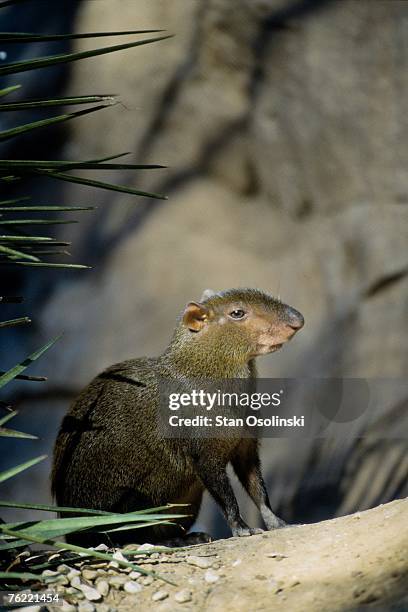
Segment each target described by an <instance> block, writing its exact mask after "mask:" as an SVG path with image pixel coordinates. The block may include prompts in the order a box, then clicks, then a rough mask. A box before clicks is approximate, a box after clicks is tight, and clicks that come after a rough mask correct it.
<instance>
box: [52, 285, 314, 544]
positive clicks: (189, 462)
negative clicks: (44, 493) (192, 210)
mask: <svg viewBox="0 0 408 612" xmlns="http://www.w3.org/2000/svg"><path fill="white" fill-rule="evenodd" d="M242 313H244V314H243V315H242ZM302 326H303V317H302V315H301V314H300V313H299V312H297V311H296V310H294V309H293V308H291V307H289V306H287V305H285V304H283V303H281V302H280V301H279V300H277V299H275V298H273V297H271V296H270V295H268V294H266V293H264V292H262V291H259V290H255V289H231V290H228V291H224V292H220V293H214V292H212V291H208V290H207V291H206V292H205V293H204V295H203V298H202V299H201V301H200V302H198V303H197V302H190V303H189V304H188V305H187V306H186V308H185V310H184V312H183V313H182V315H181V317H180V319H179V321H178V324H177V326H176V329H175V332H174V335H173V338H172V340H171V342H170V345H169V346H168V348H167V349H166V350H165V352H164V353H163V354H162V355H161V356H159V357H157V358H140V359H130V360H128V361H125V362H123V363H119V364H117V365H114V366H111V367H110V368H108V369H107V370H105V371H104V372H102V373H101V374H99V376H97V377H96V378H94V380H93V381H92V382H91V383H90V384H89V385H88V386H87V387H86V388H85V389H84V390H83V391H82V393H81V394H80V395H79V397H78V398H77V399H76V400H75V402H74V403H73V405H72V406H71V408H70V410H69V412H68V414H67V415H66V416H65V418H64V419H63V422H62V425H61V428H60V431H59V433H58V437H57V441H56V444H55V449H54V463H53V471H52V490H53V493H54V495H55V497H56V500H57V503H58V505H61V506H70V507H81V508H95V509H100V510H108V511H112V512H130V511H134V510H140V509H145V508H153V507H156V506H162V505H164V504H167V503H187V504H190V505H189V507H188V508H187V512H188V514H189V516H188V517H186V518H183V519H178V520H177V523H174V525H171V526H154V527H150V528H148V529H143V530H136V531H131V532H116V533H114V534H112V539H113V540H114V541H115V542H118V543H124V542H126V541H137V540H143V541H150V542H157V541H160V540H162V539H163V538H171V537H176V536H180V535H181V534H185V533H187V531H188V529H189V528H190V527H191V526H192V524H193V522H194V521H195V519H196V517H197V514H198V512H199V509H200V505H201V499H202V495H203V492H204V490H205V489H208V491H209V492H210V493H211V494H212V496H213V497H214V499H215V500H216V502H217V503H218V504H219V506H220V507H221V509H222V511H223V513H224V516H225V518H226V520H227V521H228V524H229V525H230V527H231V530H232V532H233V534H234V535H250V534H252V533H258V532H259V530H257V529H252V528H250V527H248V525H246V523H245V522H244V520H243V519H242V517H241V515H240V513H239V508H238V504H237V501H236V498H235V495H234V492H233V490H232V487H231V484H230V482H229V479H228V476H227V473H226V467H227V465H228V463H231V464H232V466H233V468H234V470H235V472H236V474H237V476H238V477H239V479H240V481H241V483H242V484H243V486H244V487H245V489H246V490H247V492H248V494H249V495H250V497H251V498H252V499H253V500H254V502H255V503H256V505H257V506H258V508H259V510H260V512H261V515H262V518H263V520H264V522H265V525H266V527H267V529H274V528H277V527H280V526H282V525H284V523H283V521H282V520H281V519H279V518H278V517H277V516H275V515H274V514H273V512H272V509H271V507H270V503H269V499H268V494H267V491H266V487H265V484H264V481H263V478H262V474H261V469H260V461H259V454H258V441H257V440H255V439H253V438H242V439H240V438H232V437H231V438H229V437H227V438H222V439H214V438H193V437H190V438H188V439H180V438H177V439H170V438H169V437H165V436H164V435H163V434H162V432H161V430H160V428H159V427H158V425H157V422H158V421H157V415H158V409H159V387H158V385H159V382H158V381H159V379H160V378H165V379H171V380H173V381H176V382H178V383H180V385H182V386H183V388H184V389H185V390H190V391H191V390H192V389H193V383H194V382H195V381H197V380H199V379H225V378H249V379H251V378H254V377H255V376H256V372H255V357H257V356H258V355H263V354H266V353H270V352H274V351H275V350H277V349H278V348H280V346H281V345H282V344H284V343H285V342H286V341H287V340H289V339H290V338H291V337H292V336H293V335H294V334H295V333H296V331H297V330H299V329H300V328H301V327H302ZM118 534H119V537H118ZM70 541H72V542H75V543H81V544H85V545H93V544H95V543H98V542H100V541H101V538H100V537H99V538H98V539H97V540H95V539H94V538H92V537H91V536H89V535H85V534H82V535H81V534H77V535H76V536H72V537H71V538H70Z"/></svg>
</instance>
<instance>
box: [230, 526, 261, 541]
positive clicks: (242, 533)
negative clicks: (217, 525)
mask: <svg viewBox="0 0 408 612" xmlns="http://www.w3.org/2000/svg"><path fill="white" fill-rule="evenodd" d="M260 533H263V529H259V527H235V528H234V529H233V530H232V535H233V536H234V538H246V537H247V536H251V535H258V534H260Z"/></svg>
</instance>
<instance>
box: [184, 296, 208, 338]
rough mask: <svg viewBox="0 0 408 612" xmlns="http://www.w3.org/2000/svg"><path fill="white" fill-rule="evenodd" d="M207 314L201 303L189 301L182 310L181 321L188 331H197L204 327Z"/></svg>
mask: <svg viewBox="0 0 408 612" xmlns="http://www.w3.org/2000/svg"><path fill="white" fill-rule="evenodd" d="M208 315H209V312H208V309H207V308H206V307H205V306H204V305H203V304H197V302H190V303H189V304H187V306H186V308H185V310H184V314H183V323H184V325H185V326H186V327H188V329H189V330H190V331H194V332H199V331H200V330H201V329H202V328H203V327H204V325H205V322H206V320H207V319H208Z"/></svg>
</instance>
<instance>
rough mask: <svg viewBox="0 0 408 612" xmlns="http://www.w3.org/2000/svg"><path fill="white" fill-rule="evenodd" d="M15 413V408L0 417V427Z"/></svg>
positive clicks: (15, 414) (16, 413)
mask: <svg viewBox="0 0 408 612" xmlns="http://www.w3.org/2000/svg"><path fill="white" fill-rule="evenodd" d="M17 415H18V411H17V410H13V412H9V414H6V415H5V416H4V417H2V418H1V419H0V427H2V426H3V425H5V424H6V423H7V422H8V421H10V420H11V419H12V418H14V417H15V416H17Z"/></svg>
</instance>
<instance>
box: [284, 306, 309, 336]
mask: <svg viewBox="0 0 408 612" xmlns="http://www.w3.org/2000/svg"><path fill="white" fill-rule="evenodd" d="M285 314H286V324H287V325H288V326H289V327H291V328H292V329H294V330H295V331H297V330H298V329H302V327H303V325H304V324H305V320H304V318H303V315H301V314H300V312H298V311H297V310H295V309H294V308H291V307H290V306H287V307H286V312H285Z"/></svg>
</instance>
